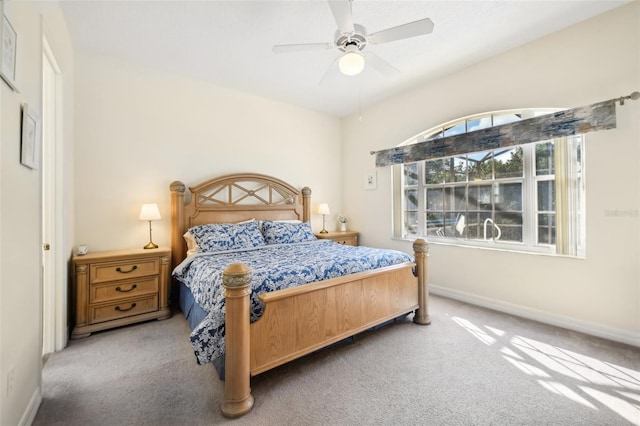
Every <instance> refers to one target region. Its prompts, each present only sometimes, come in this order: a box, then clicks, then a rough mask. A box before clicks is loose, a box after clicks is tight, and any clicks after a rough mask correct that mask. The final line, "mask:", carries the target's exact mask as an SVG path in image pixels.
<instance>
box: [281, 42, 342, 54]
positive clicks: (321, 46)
mask: <svg viewBox="0 0 640 426" xmlns="http://www.w3.org/2000/svg"><path fill="white" fill-rule="evenodd" d="M334 47H335V45H334V44H333V43H303V44H278V45H275V46H273V48H272V50H273V52H274V53H289V52H309V51H315V50H327V49H333V48H334Z"/></svg>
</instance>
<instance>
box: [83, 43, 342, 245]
mask: <svg viewBox="0 0 640 426" xmlns="http://www.w3.org/2000/svg"><path fill="white" fill-rule="evenodd" d="M76 75H77V79H76V87H77V90H76V105H75V106H76V117H77V118H76V132H77V133H76V137H77V140H78V144H77V150H76V176H77V179H76V182H75V196H76V200H77V202H76V217H77V221H76V235H77V243H78V244H87V245H88V246H89V249H90V250H94V251H95V250H109V249H122V248H131V247H142V246H144V245H145V244H146V243H147V242H148V240H149V231H148V223H147V222H140V221H138V214H139V212H140V207H141V205H142V204H143V203H149V202H156V203H158V205H159V207H160V212H161V215H162V217H163V219H162V220H161V221H159V222H154V223H153V240H154V242H156V243H158V244H161V245H169V244H170V199H169V184H170V183H171V182H172V181H174V180H181V181H182V182H184V183H185V184H186V185H187V186H189V185H194V184H197V183H200V182H201V181H203V180H205V179H208V178H212V177H215V176H219V175H223V174H227V173H238V172H255V173H263V174H267V175H272V176H275V177H278V178H281V179H283V180H285V181H287V182H289V183H291V184H292V185H294V186H297V187H299V188H302V187H304V186H309V187H310V188H311V189H312V191H313V194H312V200H313V205H314V206H316V205H317V204H318V203H319V202H328V203H330V206H331V207H332V208H333V209H334V211H335V212H338V211H339V209H340V207H341V205H340V204H341V201H342V187H341V182H342V176H341V151H340V129H341V127H340V126H341V124H340V120H339V119H337V118H334V117H330V116H327V115H323V114H320V113H316V112H312V111H309V110H305V109H302V108H298V107H294V106H291V105H287V104H283V103H280V102H275V101H272V100H268V99H265V98H261V97H257V96H253V95H250V94H246V93H242V92H238V91H234V90H230V89H226V88H222V87H218V86H215V85H212V84H209V83H205V82H200V81H195V80H192V79H186V78H182V77H181V76H178V75H170V74H164V73H161V72H159V71H156V70H152V69H148V68H142V67H138V66H135V65H132V64H131V63H127V62H121V61H118V60H114V59H109V58H105V57H99V56H94V55H89V54H80V53H78V54H77V62H76ZM312 216H313V218H312V219H313V227H314V229H316V230H320V229H321V226H322V225H321V217H319V216H317V215H312ZM331 225H332V226H334V222H332V223H331Z"/></svg>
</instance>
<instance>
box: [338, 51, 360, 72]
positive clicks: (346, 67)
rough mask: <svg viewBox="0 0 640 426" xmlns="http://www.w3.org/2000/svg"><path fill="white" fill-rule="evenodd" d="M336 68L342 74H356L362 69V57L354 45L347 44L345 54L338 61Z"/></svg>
mask: <svg viewBox="0 0 640 426" xmlns="http://www.w3.org/2000/svg"><path fill="white" fill-rule="evenodd" d="M338 68H340V72H341V73H342V74H344V75H358V74H360V73H361V72H362V70H363V69H364V57H362V55H361V54H360V52H359V50H358V48H357V47H356V46H347V48H346V49H345V54H344V55H342V57H341V58H340V61H339V62H338Z"/></svg>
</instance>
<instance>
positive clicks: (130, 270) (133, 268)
mask: <svg viewBox="0 0 640 426" xmlns="http://www.w3.org/2000/svg"><path fill="white" fill-rule="evenodd" d="M136 269H138V265H133V266H132V267H131V269H129V270H128V271H123V270H122V268H121V267H119V266H118V267H117V268H116V271H118V272H120V273H121V274H128V273H129V272H133V271H135V270H136Z"/></svg>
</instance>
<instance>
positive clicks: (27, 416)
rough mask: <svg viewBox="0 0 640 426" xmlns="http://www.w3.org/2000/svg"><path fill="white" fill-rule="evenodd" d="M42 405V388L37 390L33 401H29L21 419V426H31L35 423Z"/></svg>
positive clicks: (32, 398) (32, 396)
mask: <svg viewBox="0 0 640 426" xmlns="http://www.w3.org/2000/svg"><path fill="white" fill-rule="evenodd" d="M41 403H42V393H41V392H40V386H38V387H37V388H36V390H35V391H34V392H33V395H31V399H30V400H29V404H28V405H27V408H26V409H25V410H24V413H23V414H22V418H21V419H20V423H18V425H19V426H31V425H32V424H33V421H34V420H35V418H36V414H37V413H38V408H40V404H41Z"/></svg>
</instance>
